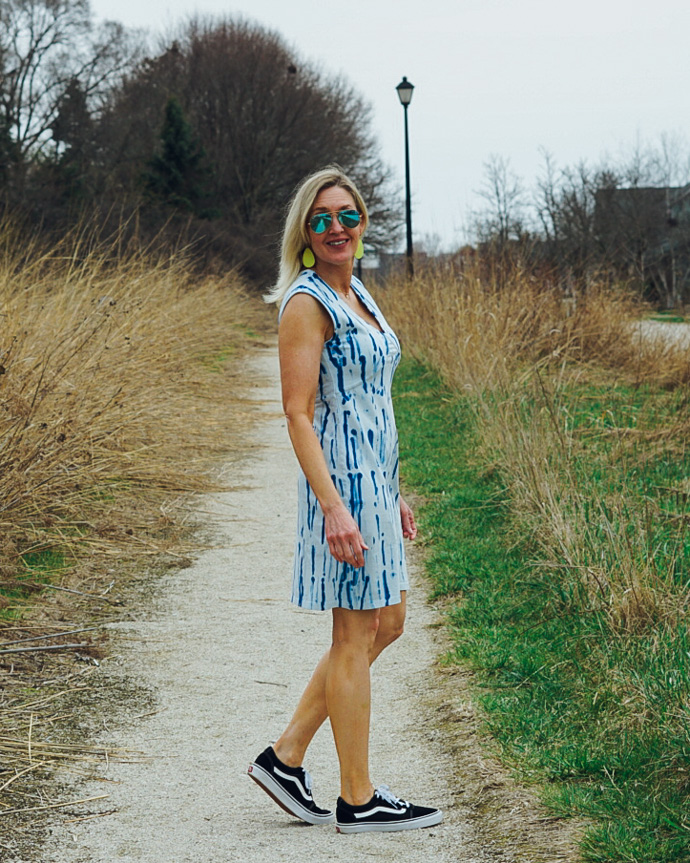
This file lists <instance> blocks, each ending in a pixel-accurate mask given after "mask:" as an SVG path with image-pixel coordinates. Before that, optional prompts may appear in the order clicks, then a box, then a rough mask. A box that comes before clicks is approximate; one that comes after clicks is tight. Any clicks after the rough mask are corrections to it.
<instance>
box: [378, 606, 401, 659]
mask: <svg viewBox="0 0 690 863" xmlns="http://www.w3.org/2000/svg"><path fill="white" fill-rule="evenodd" d="M405 614H406V607H405V601H404V598H403V601H402V602H400V603H399V604H398V605H390V606H388V608H384V609H382V611H381V618H380V622H379V630H378V633H377V636H376V641H377V643H378V644H379V646H380V647H381V648H383V647H387V646H388V645H389V644H392V643H393V642H394V641H397V639H398V638H400V636H401V635H402V634H403V632H404V631H405Z"/></svg>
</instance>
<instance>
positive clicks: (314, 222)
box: [309, 213, 332, 234]
mask: <svg viewBox="0 0 690 863" xmlns="http://www.w3.org/2000/svg"><path fill="white" fill-rule="evenodd" d="M331 221H332V218H331V215H330V213H317V214H316V215H315V216H312V217H311V219H309V227H310V228H311V229H312V231H313V232H314V233H315V234H323V232H324V231H325V230H326V228H328V227H329V226H330V224H331Z"/></svg>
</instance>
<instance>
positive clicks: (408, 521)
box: [400, 496, 417, 539]
mask: <svg viewBox="0 0 690 863" xmlns="http://www.w3.org/2000/svg"><path fill="white" fill-rule="evenodd" d="M400 523H401V524H402V532H403V536H404V537H405V539H414V538H415V537H416V536H417V525H416V524H415V520H414V513H413V512H412V509H411V508H410V507H409V506H408V505H407V504H406V503H405V501H404V500H403V498H402V496H401V497H400Z"/></svg>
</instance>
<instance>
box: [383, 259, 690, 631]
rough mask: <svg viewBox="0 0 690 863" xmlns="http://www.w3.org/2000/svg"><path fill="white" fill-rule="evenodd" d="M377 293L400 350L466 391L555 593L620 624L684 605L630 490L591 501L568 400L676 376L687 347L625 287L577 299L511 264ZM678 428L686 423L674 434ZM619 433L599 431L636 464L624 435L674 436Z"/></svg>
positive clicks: (449, 269) (689, 593) (429, 277)
mask: <svg viewBox="0 0 690 863" xmlns="http://www.w3.org/2000/svg"><path fill="white" fill-rule="evenodd" d="M487 274H488V275H487ZM380 299H381V302H382V304H383V305H384V308H385V312H386V316H387V317H388V319H389V320H390V321H391V324H392V326H393V327H394V329H396V330H397V332H398V334H399V335H400V338H401V341H402V343H403V350H406V351H408V352H409V353H411V354H412V355H413V356H415V357H416V358H418V359H420V360H422V361H424V362H427V363H429V364H431V365H432V366H433V367H434V368H435V369H436V370H437V371H439V372H440V374H441V376H442V377H443V378H444V379H445V381H446V382H447V383H448V384H449V385H450V386H451V387H453V388H455V389H457V390H459V391H461V392H466V393H468V394H469V395H470V396H471V403H472V404H473V405H474V408H475V410H476V412H477V425H478V428H480V429H481V439H482V445H483V448H484V455H485V458H486V460H487V462H489V463H491V464H496V465H498V466H499V467H500V469H501V471H502V473H503V476H504V478H505V481H506V484H507V486H508V488H509V490H510V499H511V502H512V504H513V510H514V512H515V514H516V530H520V531H527V534H528V535H530V536H532V537H533V538H534V540H535V542H536V543H537V546H538V548H539V549H540V558H541V560H542V562H543V565H544V566H545V567H546V568H547V569H548V570H549V571H550V572H551V573H553V574H554V576H555V577H557V578H558V579H560V580H561V581H562V582H563V588H564V589H563V594H564V595H571V596H572V595H576V596H579V597H580V600H581V602H582V604H583V606H585V607H588V608H590V609H591V608H597V609H598V610H599V611H601V613H602V614H604V616H605V617H606V619H607V621H608V623H609V625H610V626H611V627H612V628H613V629H614V630H619V631H623V630H625V631H636V630H638V629H643V628H644V627H646V626H647V625H649V624H650V623H651V622H653V621H657V622H658V621H659V620H663V619H665V618H666V617H667V615H668V616H669V617H668V619H669V620H670V619H671V617H673V616H674V615H675V616H677V614H678V613H679V610H680V609H684V608H686V607H687V605H688V602H689V601H690V588H688V587H686V589H685V591H686V595H685V594H684V595H683V596H679V595H678V591H677V589H676V588H673V587H672V584H671V578H670V577H669V575H668V573H665V572H658V571H657V570H656V569H655V567H654V566H653V565H652V563H651V556H652V552H653V550H652V549H651V548H650V547H649V546H648V541H651V540H649V539H648V531H647V524H646V522H647V516H646V515H645V513H644V512H643V511H641V510H640V509H639V508H638V509H635V508H634V507H633V508H631V507H629V506H626V505H625V494H624V493H621V495H620V499H616V500H613V501H612V500H611V499H607V498H599V497H598V495H599V494H601V492H598V491H596V489H595V488H594V487H593V486H592V485H591V484H590V483H589V482H588V481H587V478H586V476H585V474H583V472H582V468H581V467H578V465H582V464H583V463H584V464H586V462H587V457H586V456H583V440H582V436H581V435H580V434H579V433H578V432H577V431H576V430H575V429H574V428H573V423H572V420H571V417H570V415H569V411H568V404H567V400H566V399H565V398H564V397H563V394H564V393H565V392H566V391H567V390H569V389H571V388H572V387H573V384H574V383H577V382H579V383H583V382H586V381H587V379H588V378H602V377H603V378H607V379H609V380H618V381H623V382H626V383H629V384H632V385H633V386H634V385H639V384H642V383H650V384H655V385H657V386H658V385H661V386H668V385H676V384H678V383H682V382H684V381H687V380H688V377H689V376H688V370H689V368H690V366H689V362H688V359H689V357H688V352H687V349H685V348H684V347H683V346H682V345H678V344H675V343H669V342H668V340H664V339H663V338H661V337H659V336H655V337H650V338H647V337H646V336H645V335H644V334H643V333H642V330H641V327H640V325H639V320H640V316H641V314H642V312H643V311H644V306H643V305H642V304H641V303H640V302H639V301H637V300H636V299H635V298H633V297H632V296H631V295H630V294H629V293H628V292H626V291H625V290H623V289H622V288H619V287H616V286H607V285H605V284H596V283H594V284H590V285H589V286H588V287H587V290H586V292H584V293H583V294H582V295H581V296H580V297H578V299H577V301H576V302H575V303H574V304H573V303H572V302H566V301H564V298H563V295H562V293H561V292H560V290H557V289H556V288H555V287H553V286H552V285H549V284H547V283H545V282H544V281H543V280H540V279H539V278H537V277H536V276H534V275H531V274H530V273H529V272H528V271H526V269H524V268H522V267H521V266H519V265H518V264H516V265H515V266H514V269H513V270H512V271H511V272H510V273H508V274H506V273H505V272H503V273H502V277H501V280H500V284H499V282H498V281H496V280H493V277H492V270H491V268H486V267H482V266H480V264H479V263H477V262H474V263H469V264H463V265H461V266H460V265H457V264H455V265H450V266H444V267H439V268H433V267H430V268H428V269H427V270H425V271H423V272H422V273H421V274H420V275H419V276H418V277H417V278H415V279H414V280H407V279H402V278H401V279H395V280H393V281H391V282H390V283H388V284H387V286H386V289H385V292H382V294H381V297H380ZM685 424H686V423H685V420H684V419H683V418H680V419H679V420H678V423H674V428H675V429H676V431H677V430H678V429H680V428H684V426H685ZM615 432H616V430H611V429H605V430H602V431H601V435H602V436H606V435H608V436H610V438H611V446H610V458H611V459H612V460H614V461H615V460H616V459H617V458H628V459H629V458H630V453H629V450H631V449H632V448H633V446H632V445H631V444H630V443H629V442H630V441H632V442H633V444H634V446H635V447H636V446H644V444H645V442H646V438H649V443H650V445H651V446H652V447H655V448H656V449H657V450H658V448H659V447H662V448H666V447H672V446H673V445H674V444H673V441H674V440H676V442H677V439H676V438H675V437H674V435H672V434H671V433H670V430H669V432H668V433H666V432H662V433H660V432H659V431H658V430H650V431H649V432H648V433H645V432H633V433H631V434H630V435H626V434H624V433H622V432H621V433H615ZM592 495H594V497H593V498H592V497H591V496H592ZM633 538H634V539H633ZM593 573H595V574H596V575H597V577H596V578H594V577H593V575H592V574H593Z"/></svg>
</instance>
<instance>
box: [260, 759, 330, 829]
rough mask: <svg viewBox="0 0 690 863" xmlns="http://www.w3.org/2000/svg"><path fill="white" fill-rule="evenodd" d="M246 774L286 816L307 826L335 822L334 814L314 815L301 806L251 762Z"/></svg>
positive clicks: (266, 773) (266, 772) (268, 774)
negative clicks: (298, 819) (305, 823)
mask: <svg viewBox="0 0 690 863" xmlns="http://www.w3.org/2000/svg"><path fill="white" fill-rule="evenodd" d="M247 773H248V774H249V776H251V778H252V779H253V780H254V782H256V783H257V785H260V786H261V788H263V790H264V791H265V792H266V793H267V794H268V796H269V797H272V798H273V799H274V800H275V802H276V803H277V804H278V806H280V808H281V809H284V810H285V811H286V812H287V813H288V815H293V816H294V817H295V818H300V819H301V820H302V821H306V822H307V824H332V823H333V822H334V821H335V813H334V812H330V813H329V814H328V815H316V814H315V813H314V812H312V811H311V810H310V809H307V808H306V807H305V806H302V805H301V804H300V803H299V801H297V800H295V798H294V797H291V796H290V795H289V794H288V793H287V791H286V790H285V789H284V788H283V787H282V785H280V784H279V783H278V782H276V781H275V779H274V778H273V777H272V776H271V774H270V773H268V771H266V770H264V768H263V767H261V766H260V765H258V764H254V763H253V762H252V763H251V764H250V765H249V769H248V770H247Z"/></svg>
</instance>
